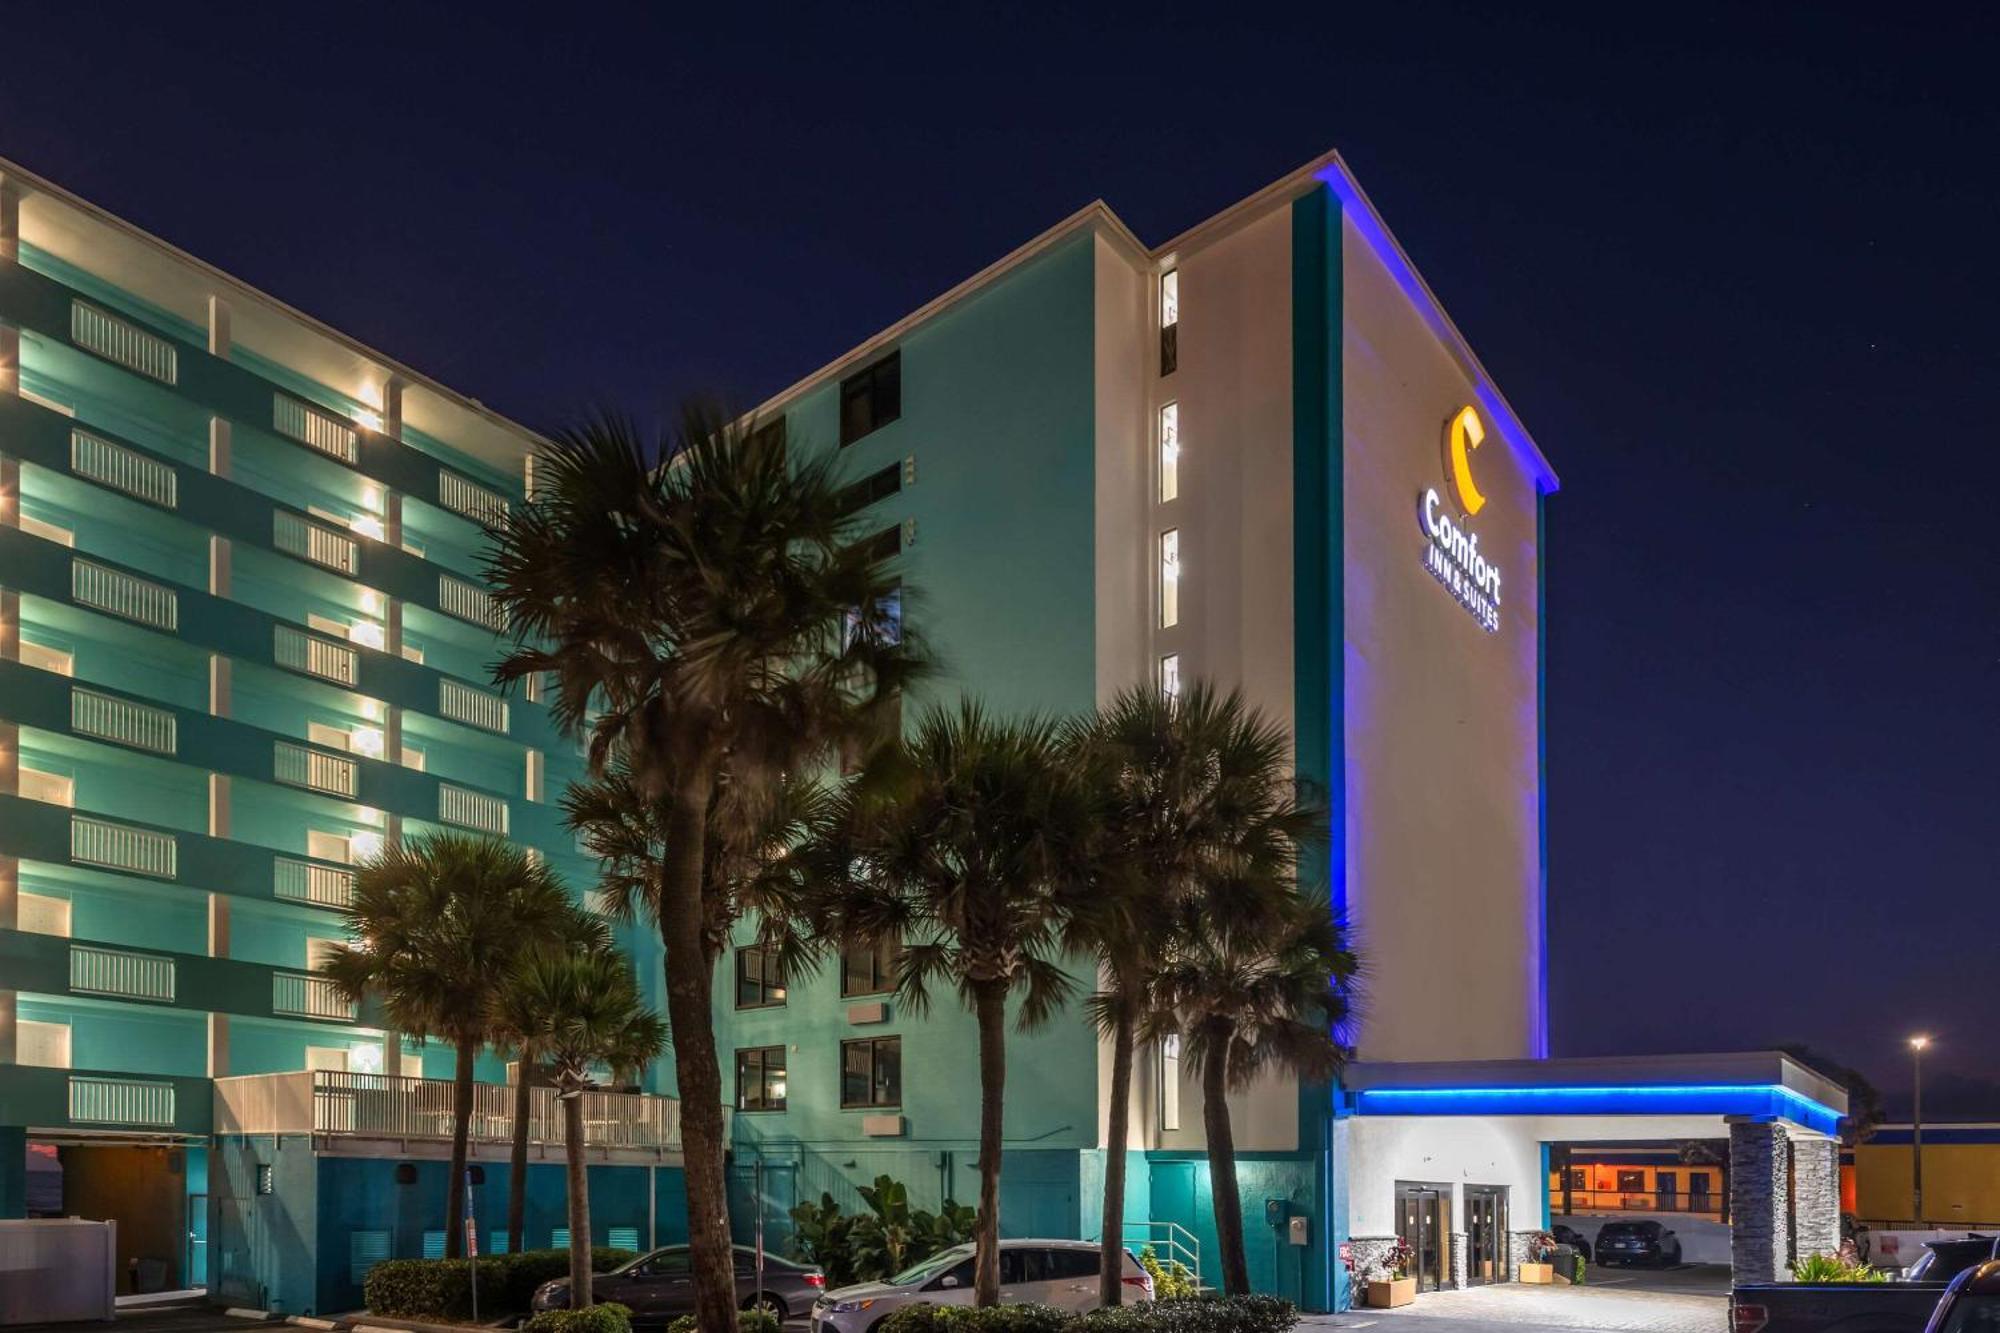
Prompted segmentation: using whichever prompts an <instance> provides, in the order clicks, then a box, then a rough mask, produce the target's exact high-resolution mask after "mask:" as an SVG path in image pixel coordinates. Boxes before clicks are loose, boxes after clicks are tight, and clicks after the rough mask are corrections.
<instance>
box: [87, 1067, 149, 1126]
mask: <svg viewBox="0 0 2000 1333" xmlns="http://www.w3.org/2000/svg"><path fill="white" fill-rule="evenodd" d="M69 1118H70V1119H71V1120H72V1121H74V1122H75V1123H77V1124H81V1125H147V1126H152V1127H154V1128H160V1129H172V1128H173V1125H174V1085H173V1084H171V1083H162V1082H159V1081H157V1080H155V1079H145V1078H96V1077H93V1076H91V1075H88V1074H71V1075H70V1078H69Z"/></svg>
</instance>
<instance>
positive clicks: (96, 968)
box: [69, 944, 174, 1004]
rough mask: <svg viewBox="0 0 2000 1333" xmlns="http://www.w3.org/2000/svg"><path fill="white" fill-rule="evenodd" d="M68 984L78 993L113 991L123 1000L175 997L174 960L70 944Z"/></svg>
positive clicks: (155, 955) (89, 945)
mask: <svg viewBox="0 0 2000 1333" xmlns="http://www.w3.org/2000/svg"><path fill="white" fill-rule="evenodd" d="M69 988H70V990H72V991H74V992H76V993H77V994H79V995H115V996H117V997H118V998H119V999H123V1000H158V1001H161V1002H163V1003H167V1004H171V1003H173V998H174V960H173V959H171V958H162V957H160V956H159V955H157V954H150V953H132V952H130V951H129V950H125V949H100V948H98V947H97V946H96V945H94V944H72V945H70V946H69Z"/></svg>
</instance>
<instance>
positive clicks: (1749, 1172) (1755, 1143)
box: [1729, 1120, 1837, 1282]
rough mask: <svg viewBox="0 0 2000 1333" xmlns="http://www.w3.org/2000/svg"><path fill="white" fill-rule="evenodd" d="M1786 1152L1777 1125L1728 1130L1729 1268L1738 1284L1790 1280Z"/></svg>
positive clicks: (1788, 1156)
mask: <svg viewBox="0 0 2000 1333" xmlns="http://www.w3.org/2000/svg"><path fill="white" fill-rule="evenodd" d="M1790 1146H1791V1145H1790V1139H1789V1136H1788V1135H1787V1134H1786V1133H1785V1127H1784V1126H1783V1125H1781V1124H1778V1123H1777V1122H1775V1121H1769V1120H1766V1121H1754V1122H1752V1121H1745V1122H1740V1123H1735V1124H1731V1125H1730V1126H1729V1216H1730V1219H1731V1225H1730V1231H1729V1262H1730V1266H1731V1268H1732V1270H1733V1275H1734V1280H1735V1281H1737V1282H1777V1281H1780V1280H1781V1279H1783V1278H1785V1277H1786V1276H1788V1274H1789V1269H1790V1265H1791V1259H1792V1255H1791V1152H1790ZM1836 1221H1837V1219H1836ZM1836 1229H1837V1226H1836Z"/></svg>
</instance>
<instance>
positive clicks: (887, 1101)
mask: <svg viewBox="0 0 2000 1333" xmlns="http://www.w3.org/2000/svg"><path fill="white" fill-rule="evenodd" d="M840 1104H841V1105H842V1106H901V1105H902V1104H903V1039H902V1038H901V1037H869V1038H865V1039H863V1040H861V1041H844V1042H842V1043H840Z"/></svg>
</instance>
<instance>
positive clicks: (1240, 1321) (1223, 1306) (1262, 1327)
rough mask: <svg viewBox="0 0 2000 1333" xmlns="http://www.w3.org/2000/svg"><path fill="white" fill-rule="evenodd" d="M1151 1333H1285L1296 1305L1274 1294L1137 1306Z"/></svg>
mask: <svg viewBox="0 0 2000 1333" xmlns="http://www.w3.org/2000/svg"><path fill="white" fill-rule="evenodd" d="M1133 1308H1134V1309H1137V1310H1143V1311H1145V1312H1146V1315H1147V1328H1148V1329H1149V1330H1151V1333H1285V1331H1286V1330H1287V1329H1289V1328H1291V1327H1292V1326H1293V1325H1294V1324H1296V1323H1298V1322H1299V1311H1298V1307H1297V1306H1295V1305H1293V1304H1292V1303H1291V1302H1290V1301H1287V1300H1282V1299H1280V1298H1279V1297H1276V1296H1195V1297H1192V1298H1190V1299H1187V1300H1174V1301H1155V1302H1153V1303H1152V1304H1151V1305H1138V1306H1134V1307H1133Z"/></svg>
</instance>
